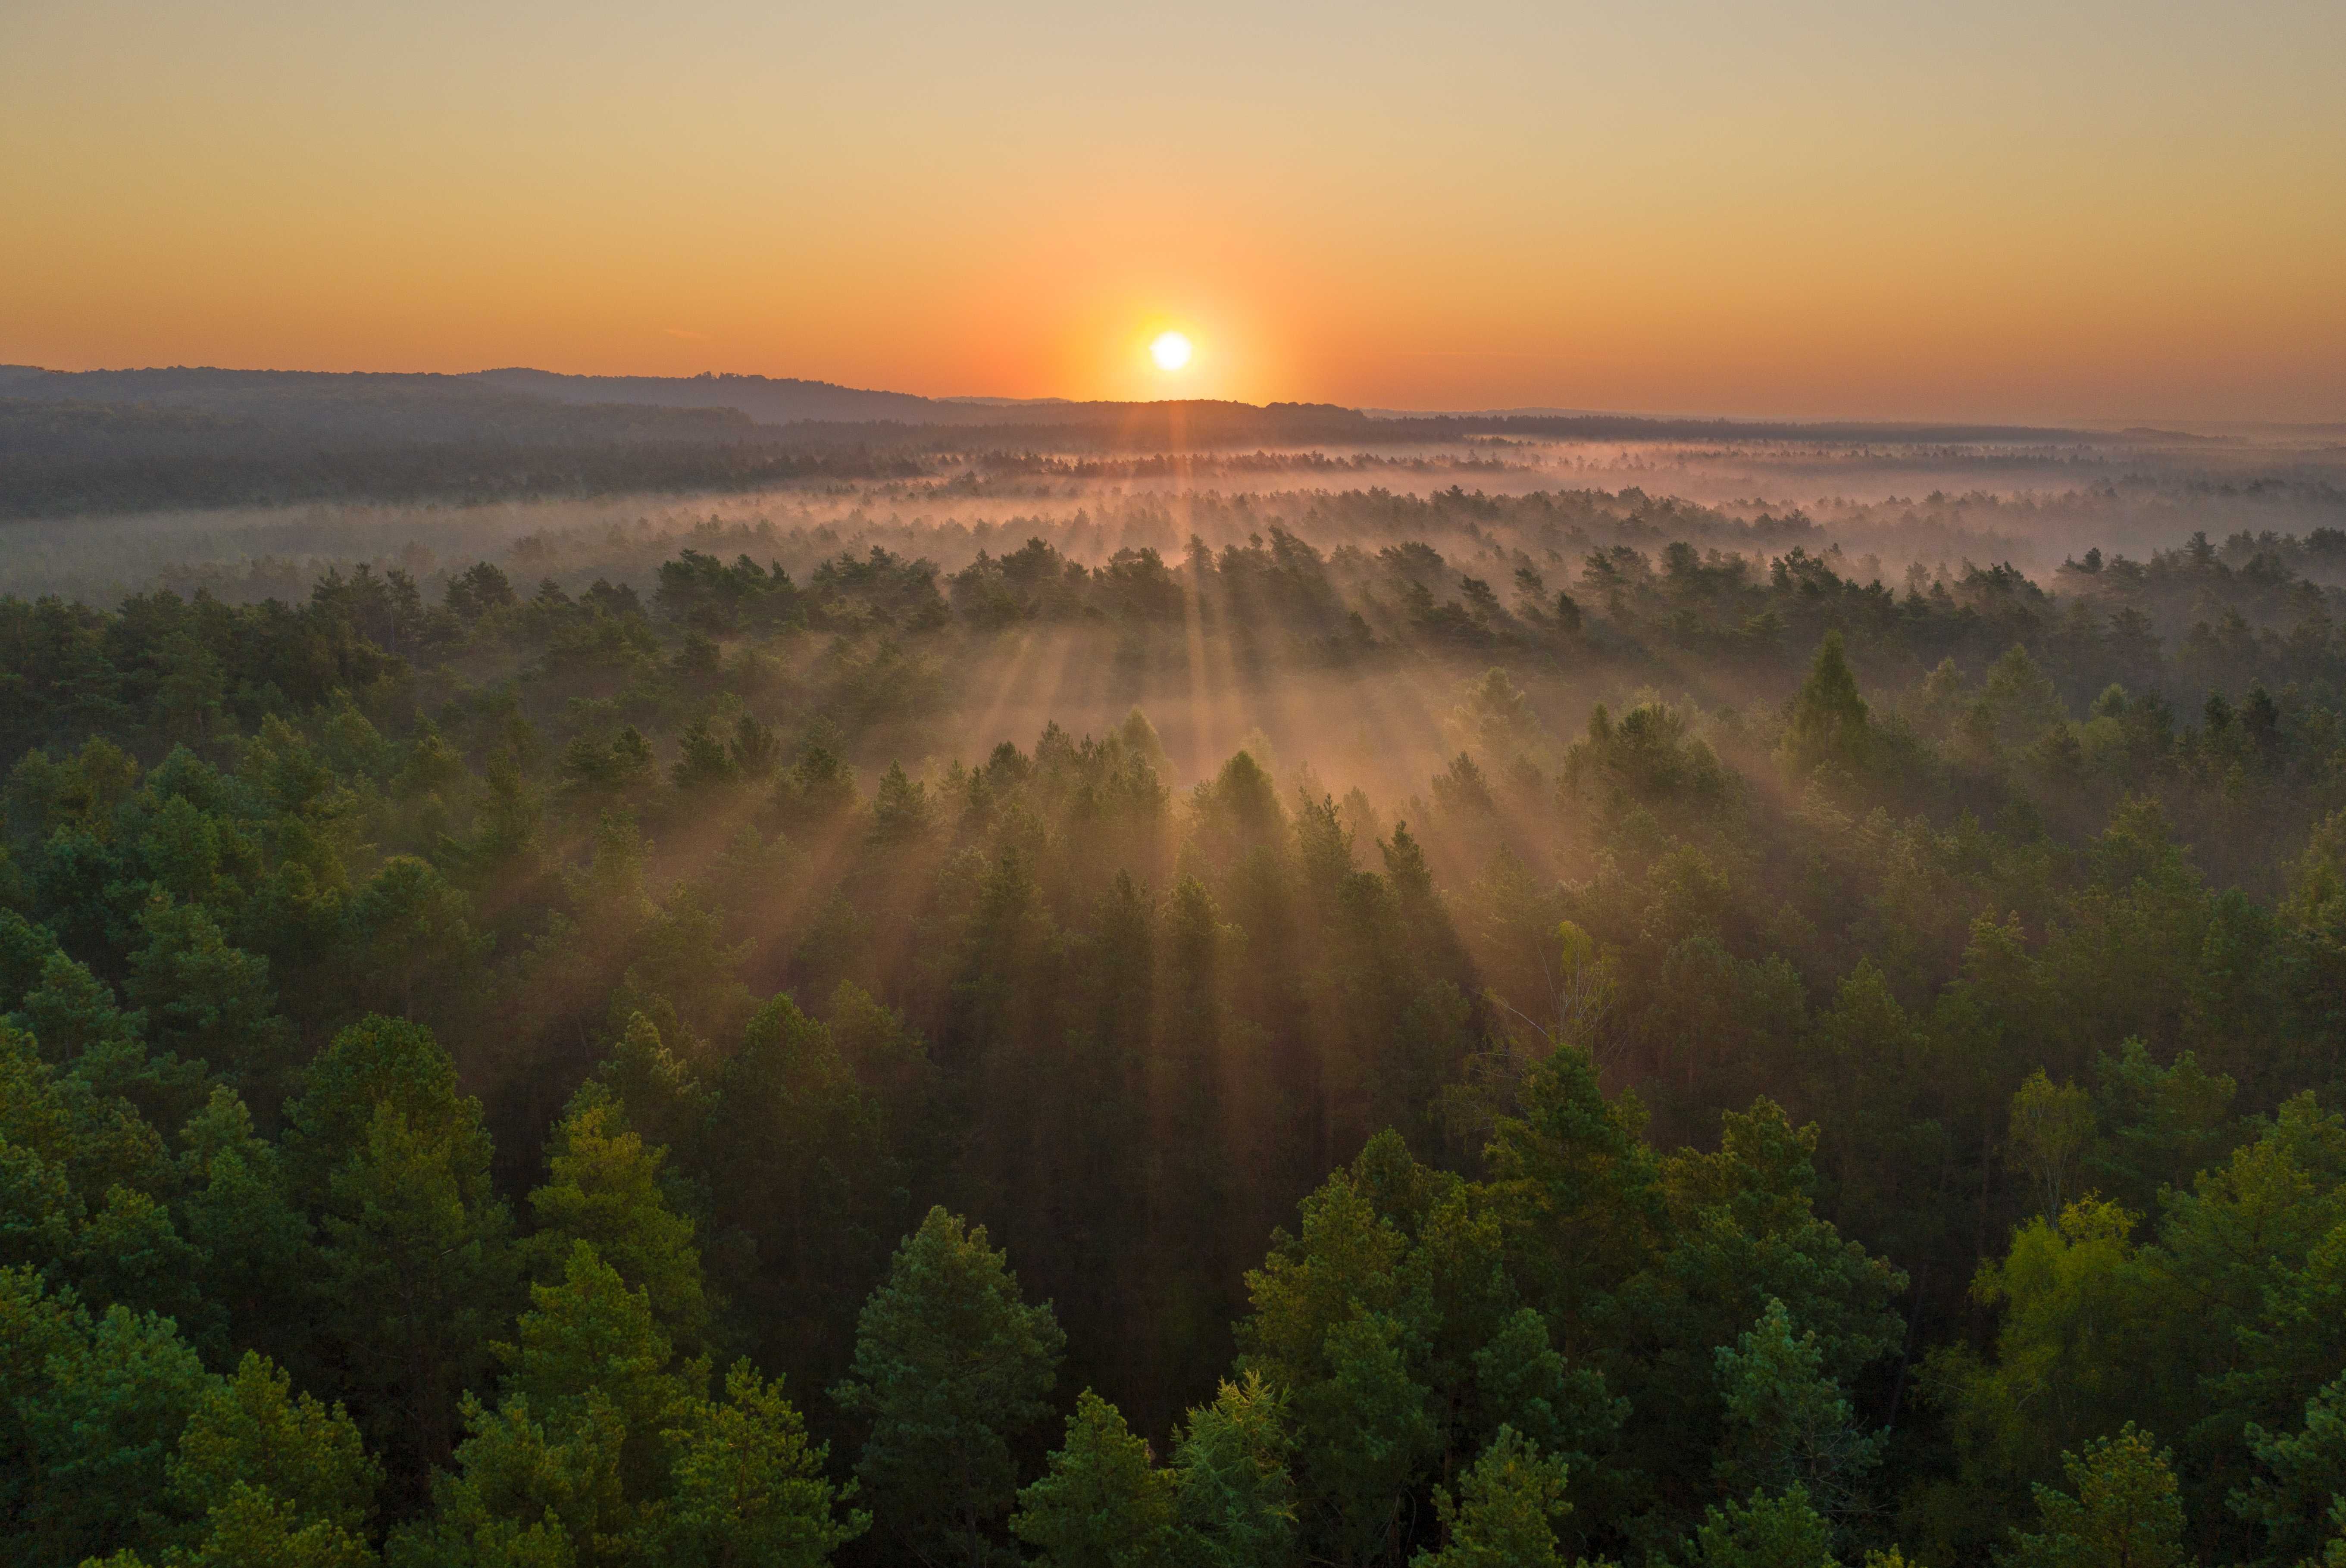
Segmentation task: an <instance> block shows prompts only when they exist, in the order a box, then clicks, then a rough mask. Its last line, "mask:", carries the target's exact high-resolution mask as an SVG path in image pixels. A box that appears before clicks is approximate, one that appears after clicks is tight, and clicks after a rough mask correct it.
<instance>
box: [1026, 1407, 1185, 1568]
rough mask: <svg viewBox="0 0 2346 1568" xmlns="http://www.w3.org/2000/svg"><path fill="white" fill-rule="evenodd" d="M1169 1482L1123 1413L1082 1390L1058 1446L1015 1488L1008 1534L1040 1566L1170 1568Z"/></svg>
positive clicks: (1172, 1485) (1172, 1494)
mask: <svg viewBox="0 0 2346 1568" xmlns="http://www.w3.org/2000/svg"><path fill="white" fill-rule="evenodd" d="M1177 1486H1178V1481H1177V1479H1176V1477H1175V1476H1174V1475H1173V1474H1172V1473H1171V1472H1169V1471H1163V1470H1159V1469H1158V1467H1157V1464H1156V1461H1155V1460H1154V1458H1153V1457H1152V1456H1151V1454H1150V1453H1149V1451H1148V1441H1146V1440H1145V1439H1142V1438H1140V1437H1137V1436H1136V1435H1135V1434H1134V1433H1133V1431H1132V1430H1131V1428H1129V1427H1127V1425H1125V1420H1124V1415H1123V1412H1122V1411H1120V1410H1117V1408H1116V1407H1115V1406H1114V1405H1112V1404H1109V1403H1108V1402H1107V1400H1103V1399H1101V1398H1100V1397H1099V1396H1098V1395H1097V1394H1096V1393H1094V1392H1092V1391H1091V1390H1089V1389H1086V1390H1084V1391H1083V1393H1082V1394H1081V1395H1080V1396H1078V1397H1077V1399H1076V1411H1075V1414H1073V1415H1071V1416H1069V1417H1068V1418H1067V1436H1066V1443H1065V1444H1064V1445H1063V1446H1062V1447H1060V1448H1059V1449H1058V1450H1057V1451H1055V1452H1054V1453H1053V1454H1052V1455H1051V1460H1050V1465H1049V1468H1048V1470H1047V1471H1045V1473H1044V1475H1043V1477H1042V1479H1040V1480H1038V1481H1035V1482H1034V1483H1033V1484H1032V1485H1030V1486H1028V1487H1026V1488H1025V1490H1023V1491H1021V1492H1019V1493H1018V1512H1015V1513H1014V1514H1012V1515H1011V1516H1010V1532H1011V1533H1012V1534H1014V1535H1015V1536H1017V1537H1018V1539H1019V1540H1021V1541H1023V1542H1025V1543H1026V1544H1027V1545H1029V1546H1032V1547H1034V1548H1035V1549H1036V1550H1037V1551H1038V1552H1039V1553H1041V1555H1040V1556H1038V1557H1037V1558H1036V1559H1035V1561H1036V1562H1037V1563H1040V1564H1043V1565H1044V1568H1170V1565H1171V1564H1172V1563H1173V1562H1174V1561H1175V1557H1174V1544H1175V1543H1174V1515H1175V1499H1176V1489H1177Z"/></svg>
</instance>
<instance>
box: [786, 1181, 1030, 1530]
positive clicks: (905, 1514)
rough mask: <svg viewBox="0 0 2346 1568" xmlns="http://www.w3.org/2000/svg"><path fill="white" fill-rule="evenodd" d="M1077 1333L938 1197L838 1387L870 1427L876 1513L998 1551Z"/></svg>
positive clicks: (846, 1405)
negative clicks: (1019, 1474) (1029, 1444)
mask: <svg viewBox="0 0 2346 1568" xmlns="http://www.w3.org/2000/svg"><path fill="white" fill-rule="evenodd" d="M1065 1345H1066V1336H1065V1334H1063V1333H1062V1332H1061V1330H1060V1329H1059V1326H1058V1324H1057V1323H1056V1321H1055V1320H1054V1319H1053V1317H1052V1315H1051V1308H1050V1307H1049V1306H1048V1305H1047V1304H1046V1305H1043V1306H1028V1305H1027V1304H1026V1303H1025V1301H1024V1300H1023V1299H1021V1298H1020V1296H1019V1293H1018V1281H1017V1278H1016V1277H1015V1275H1013V1274H1012V1273H1011V1272H1010V1269H1009V1267H1008V1264H1007V1262H1006V1260H1005V1257H1004V1256H1003V1254H1001V1253H999V1252H996V1251H994V1250H993V1249H992V1248H990V1247H987V1246H986V1238H985V1230H984V1227H982V1226H980V1227H969V1226H966V1225H965V1224H964V1222H963V1221H961V1220H959V1219H956V1218H955V1217H953V1216H952V1215H949V1214H947V1213H946V1212H945V1211H944V1210H943V1209H942V1208H933V1209H931V1210H930V1211H929V1215H928V1217H927V1218H926V1219H924V1220H923V1221H922V1222H921V1227H920V1229H918V1230H917V1231H915V1232H913V1234H912V1235H911V1236H909V1237H906V1238H905V1240H904V1244H903V1246H902V1247H898V1248H897V1250H896V1256H895V1258H894V1260H893V1261H892V1263H891V1264H890V1266H889V1269H888V1278H887V1279H886V1281H885V1282H884V1283H883V1284H882V1286H881V1287H880V1288H878V1289H877V1290H875V1291H873V1292H872V1298H871V1299H870V1300H869V1301H867V1302H866V1303H865V1304H864V1307H863V1311H862V1316H861V1318H860V1319H858V1321H857V1326H856V1339H855V1360H854V1364H853V1366H852V1369H851V1370H850V1372H849V1374H848V1376H847V1378H846V1379H845V1380H842V1381H841V1383H840V1384H839V1386H838V1387H837V1388H835V1389H834V1390H831V1397H832V1398H833V1399H834V1400H837V1401H838V1402H839V1405H840V1407H841V1409H842V1410H846V1411H848V1412H849V1413H850V1414H852V1415H853V1416H855V1417H858V1418H860V1419H861V1420H862V1422H863V1423H864V1425H865V1427H866V1430H867V1431H868V1432H869V1434H870V1435H869V1436H868V1437H866V1438H865V1440H864V1442H863V1450H862V1455H861V1456H860V1457H859V1458H858V1460H857V1461H856V1466H855V1471H856V1474H857V1475H858V1476H859V1477H861V1478H862V1481H863V1484H864V1486H865V1488H866V1489H867V1490H868V1492H869V1493H870V1495H871V1497H872V1506H873V1508H874V1510H875V1512H876V1514H877V1516H878V1517H879V1518H880V1519H881V1520H882V1522H884V1523H885V1524H886V1525H887V1526H888V1527H889V1528H890V1529H891V1530H892V1531H893V1532H896V1533H897V1534H898V1536H899V1537H900V1538H901V1539H902V1540H903V1542H904V1543H905V1544H906V1546H907V1548H908V1549H910V1550H912V1551H913V1552H914V1553H917V1554H919V1555H921V1556H922V1557H923V1560H924V1561H932V1562H942V1561H948V1560H950V1561H957V1562H964V1563H971V1564H976V1563H982V1562H984V1560H985V1558H986V1556H987V1554H988V1552H989V1550H990V1547H989V1538H988V1534H987V1526H988V1525H989V1524H990V1523H991V1522H992V1521H994V1520H995V1519H998V1518H1000V1517H1001V1516H1002V1515H1003V1514H1004V1513H1005V1512H1007V1511H1008V1509H1009V1507H1010V1505H1011V1502H1012V1499H1013V1494H1014V1492H1015V1485H1016V1472H1015V1469H1014V1468H1013V1462H1012V1457H1011V1449H1010V1440H1011V1439H1012V1438H1014V1437H1015V1436H1016V1435H1018V1434H1020V1433H1022V1432H1024V1431H1027V1430H1028V1429H1030V1428H1032V1427H1033V1426H1034V1425H1035V1423H1036V1422H1037V1421H1038V1420H1041V1419H1042V1417H1043V1415H1044V1413H1045V1405H1044V1403H1043V1400H1044V1399H1045V1396H1046V1395H1047V1394H1048V1393H1049V1392H1050V1389H1051V1384H1052V1382H1053V1380H1055V1379H1056V1375H1057V1371H1058V1365H1059V1359H1060V1356H1061V1354H1062V1353H1063V1349H1064V1347H1065Z"/></svg>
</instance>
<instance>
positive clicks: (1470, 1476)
mask: <svg viewBox="0 0 2346 1568" xmlns="http://www.w3.org/2000/svg"><path fill="white" fill-rule="evenodd" d="M1568 1474H1569V1470H1568V1467H1567V1466H1566V1463H1565V1462H1564V1461H1563V1460H1561V1459H1559V1458H1557V1457H1556V1456H1555V1455H1553V1454H1549V1455H1545V1456H1544V1455H1542V1454H1541V1452H1540V1451H1539V1447H1538V1445H1537V1444H1535V1443H1533V1442H1530V1441H1526V1440H1525V1438H1524V1436H1523V1435H1522V1434H1521V1433H1520V1432H1517V1431H1515V1429H1514V1428H1513V1427H1505V1426H1503V1427H1501V1428H1500V1429H1499V1431H1498V1434H1497V1435H1496V1436H1495V1437H1494V1438H1493V1439H1492V1440H1491V1442H1490V1446H1489V1447H1487V1448H1485V1449H1484V1451H1483V1453H1482V1456H1481V1457H1480V1458H1478V1459H1477V1460H1475V1461H1474V1468H1473V1469H1471V1470H1469V1471H1467V1472H1466V1473H1465V1475H1464V1477H1463V1478H1462V1479H1461V1480H1460V1481H1459V1483H1458V1490H1457V1492H1456V1494H1455V1495H1453V1494H1452V1493H1451V1492H1450V1491H1449V1490H1448V1489H1447V1488H1443V1487H1437V1488H1436V1489H1435V1490H1434V1493H1433V1505H1434V1509H1435V1512H1437V1514H1438V1515H1439V1516H1440V1518H1441V1521H1442V1532H1443V1546H1442V1549H1441V1550H1440V1551H1438V1552H1421V1553H1418V1554H1417V1555H1416V1556H1415V1557H1413V1558H1412V1559H1411V1560H1410V1561H1411V1568H1564V1558H1563V1556H1562V1555H1561V1554H1560V1553H1558V1552H1557V1550H1556V1521H1557V1520H1558V1519H1561V1518H1562V1517H1563V1516H1564V1515H1565V1514H1566V1513H1568V1512H1571V1507H1572V1505H1571V1504H1570V1503H1567V1502H1565V1500H1564V1489H1565V1482H1566V1479H1567V1477H1568Z"/></svg>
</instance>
